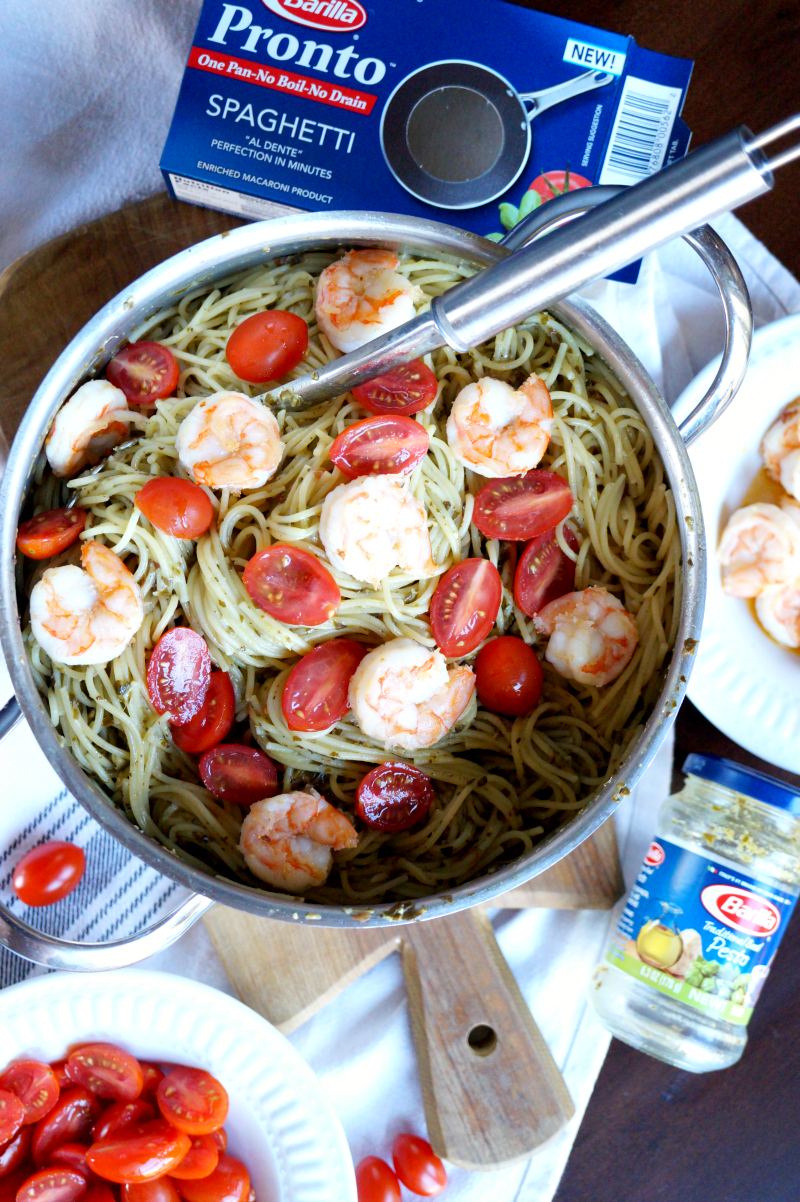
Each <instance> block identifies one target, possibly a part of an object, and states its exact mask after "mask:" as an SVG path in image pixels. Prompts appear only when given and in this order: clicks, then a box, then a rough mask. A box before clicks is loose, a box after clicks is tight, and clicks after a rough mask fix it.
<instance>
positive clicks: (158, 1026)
mask: <svg viewBox="0 0 800 1202" xmlns="http://www.w3.org/2000/svg"><path fill="white" fill-rule="evenodd" d="M92 1045H104V1046H103V1047H102V1048H100V1049H98V1048H97V1047H93V1046H92ZM32 1062H34V1063H32ZM48 1066H50V1067H48ZM37 1072H38V1074H39V1076H38V1077H37V1076H36V1073H37ZM162 1074H164V1076H163V1079H162ZM0 1078H1V1079H2V1081H3V1084H2V1085H0V1104H1V1103H3V1102H5V1103H6V1105H5V1106H3V1105H0V1134H2V1133H3V1132H5V1134H6V1135H8V1133H9V1132H10V1131H11V1129H12V1127H13V1128H14V1132H13V1135H12V1137H11V1138H10V1139H0V1145H2V1146H0V1199H3V1200H4V1202H5V1199H6V1194H7V1193H8V1190H6V1192H5V1193H4V1192H3V1186H4V1184H5V1185H9V1183H11V1184H16V1188H17V1190H20V1191H21V1192H22V1194H23V1195H24V1200H23V1202H37V1199H39V1198H41V1202H81V1199H86V1202H114V1200H115V1199H117V1198H119V1197H120V1184H121V1190H122V1198H123V1199H124V1200H125V1202H248V1198H249V1199H251V1200H252V1199H253V1198H255V1199H257V1200H258V1202H266V1200H267V1199H268V1200H269V1202H356V1187H355V1176H354V1172H353V1165H352V1160H351V1157H350V1152H349V1149H348V1146H347V1142H346V1139H345V1135H344V1132H343V1130H342V1128H341V1125H340V1123H339V1120H338V1119H337V1117H336V1115H335V1114H334V1112H333V1110H332V1108H331V1105H330V1102H329V1101H328V1100H327V1097H326V1096H325V1094H324V1092H323V1090H322V1088H321V1086H320V1085H319V1084H318V1082H317V1080H316V1077H315V1076H314V1074H313V1073H312V1071H311V1069H310V1068H309V1067H308V1065H307V1064H306V1062H305V1061H304V1060H303V1059H302V1058H301V1057H300V1056H299V1055H298V1054H297V1052H295V1050H294V1048H293V1047H292V1046H291V1044H290V1043H289V1042H288V1040H286V1039H285V1038H284V1036H283V1035H281V1034H280V1033H279V1032H278V1031H276V1030H275V1028H274V1027H272V1026H271V1025H270V1024H269V1023H268V1022H266V1021H265V1020H264V1019H263V1018H261V1017H260V1016H259V1015H257V1014H256V1013H255V1012H254V1011H252V1010H249V1009H248V1008H247V1007H246V1006H244V1005H242V1003H241V1002H239V1001H236V1000H235V999H234V998H231V997H229V996H227V994H223V993H220V992H218V991H217V990H215V989H212V988H210V987H209V986H208V985H203V984H201V983H200V982H197V981H193V980H190V979H187V978H185V977H173V976H168V975H166V974H164V973H158V972H148V971H145V970H141V969H124V970H121V971H119V972H115V973H113V974H105V973H98V974H88V975H76V974H70V973H55V974H53V975H51V976H47V977H41V978H36V979H33V980H28V981H24V982H22V984H20V985H14V986H12V987H11V988H9V989H5V990H3V992H2V993H0ZM36 1107H38V1108H39V1110H36ZM23 1110H24V1112H25V1113H24V1115H23V1113H22V1111H23ZM18 1111H19V1113H17V1112H18ZM39 1111H41V1113H39ZM129 1112H130V1113H129ZM134 1112H135V1113H134ZM220 1119H221V1120H222V1122H223V1124H224V1127H222V1128H220V1126H219V1120H220ZM20 1121H21V1122H22V1123H23V1125H22V1126H21V1127H20V1126H19V1123H20ZM4 1124H5V1126H4ZM28 1133H30V1134H28ZM15 1141H16V1143H19V1144H20V1145H21V1150H18V1152H15V1146H14V1145H15ZM189 1145H191V1146H189ZM187 1148H188V1150H187ZM15 1155H16V1157H17V1159H18V1160H19V1161H20V1163H19V1164H17V1163H16V1160H14V1157H15ZM9 1158H11V1159H9ZM6 1161H9V1163H8V1164H6ZM212 1161H213V1164H214V1167H213V1168H212V1170H211V1172H210V1173H208V1172H207V1171H206V1170H207V1169H208V1168H209V1165H211V1163H212ZM12 1162H13V1163H12ZM87 1164H88V1166H89V1169H90V1170H92V1171H93V1173H94V1179H93V1178H92V1172H89V1171H88V1170H87ZM165 1165H166V1166H167V1170H166V1171H165V1172H164V1174H163V1175H162V1176H159V1177H158V1178H157V1179H153V1173H154V1172H160V1171H161V1169H162V1168H163V1167H164V1166H165ZM154 1166H155V1168H154ZM242 1166H244V1168H243V1167H242ZM55 1169H57V1170H58V1174H59V1183H56V1184H55V1185H54V1183H53V1181H51V1180H50V1177H52V1175H53V1170H55ZM12 1174H13V1175H14V1177H13V1182H12ZM48 1174H49V1176H48ZM148 1174H149V1177H148ZM17 1177H19V1178H22V1177H24V1178H25V1180H24V1181H22V1180H20V1181H17ZM87 1177H88V1178H89V1189H88V1190H85V1189H84V1186H83V1182H84V1181H86V1179H87ZM247 1178H249V1183H250V1184H249V1185H248V1186H247V1187H246V1194H247V1197H245V1185H244V1182H245V1179H247ZM148 1181H150V1184H147V1182H148ZM156 1181H157V1183H158V1188H156ZM109 1183H116V1184H109ZM125 1183H129V1184H125ZM56 1186H57V1188H56ZM250 1187H252V1192H251V1189H250ZM54 1189H55V1192H53V1191H54ZM26 1190H27V1192H25V1191H26ZM48 1191H49V1192H48ZM59 1191H60V1192H59ZM240 1194H241V1198H240ZM15 1196H16V1197H20V1194H19V1193H16V1194H11V1193H8V1200H9V1202H11V1199H12V1198H13V1197H15Z"/></svg>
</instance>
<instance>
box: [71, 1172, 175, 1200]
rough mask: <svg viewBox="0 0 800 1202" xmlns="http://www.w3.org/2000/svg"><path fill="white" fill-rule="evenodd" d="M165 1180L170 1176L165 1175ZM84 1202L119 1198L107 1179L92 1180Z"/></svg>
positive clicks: (84, 1196)
mask: <svg viewBox="0 0 800 1202" xmlns="http://www.w3.org/2000/svg"><path fill="white" fill-rule="evenodd" d="M164 1180H165V1181H166V1180H168V1178H166V1177H165V1178H164ZM122 1188H123V1189H124V1188H125V1187H124V1186H123V1187H122ZM83 1202H117V1200H116V1198H115V1197H114V1193H113V1190H112V1189H111V1186H110V1185H106V1183H105V1181H90V1182H89V1188H88V1189H87V1191H86V1193H85V1194H84V1195H83ZM154 1202H155V1200H154ZM169 1202H174V1200H173V1199H169Z"/></svg>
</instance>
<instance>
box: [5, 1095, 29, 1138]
mask: <svg viewBox="0 0 800 1202" xmlns="http://www.w3.org/2000/svg"><path fill="white" fill-rule="evenodd" d="M24 1122H25V1107H24V1106H23V1105H22V1102H20V1100H19V1098H18V1097H17V1095H16V1094H15V1093H9V1091H8V1090H7V1089H0V1144H5V1143H8V1141H9V1140H10V1139H13V1138H14V1136H15V1135H16V1134H17V1132H18V1131H19V1129H20V1127H21V1126H22V1124H23V1123H24Z"/></svg>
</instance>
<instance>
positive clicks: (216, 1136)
mask: <svg viewBox="0 0 800 1202" xmlns="http://www.w3.org/2000/svg"><path fill="white" fill-rule="evenodd" d="M211 1138H212V1139H213V1141H214V1143H215V1144H216V1145H217V1147H218V1148H219V1150H220V1152H225V1151H226V1150H227V1147H228V1133H227V1131H226V1130H225V1128H224V1127H217V1129H216V1131H212V1132H211Z"/></svg>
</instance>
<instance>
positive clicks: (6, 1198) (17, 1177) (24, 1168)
mask: <svg viewBox="0 0 800 1202" xmlns="http://www.w3.org/2000/svg"><path fill="white" fill-rule="evenodd" d="M23 1130H24V1128H23ZM30 1175H31V1166H30V1165H29V1164H25V1165H21V1166H20V1167H19V1168H16V1169H14V1171H13V1172H10V1173H8V1174H7V1175H6V1176H5V1177H0V1202H16V1199H17V1190H18V1189H19V1187H20V1186H21V1185H24V1183H25V1182H26V1181H27V1180H28V1178H29V1177H30Z"/></svg>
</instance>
